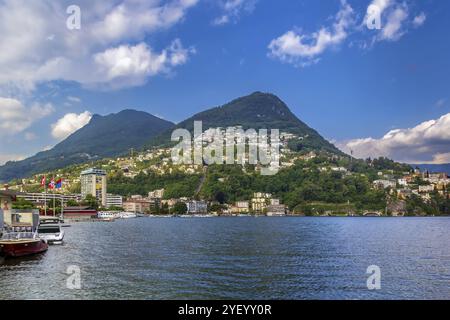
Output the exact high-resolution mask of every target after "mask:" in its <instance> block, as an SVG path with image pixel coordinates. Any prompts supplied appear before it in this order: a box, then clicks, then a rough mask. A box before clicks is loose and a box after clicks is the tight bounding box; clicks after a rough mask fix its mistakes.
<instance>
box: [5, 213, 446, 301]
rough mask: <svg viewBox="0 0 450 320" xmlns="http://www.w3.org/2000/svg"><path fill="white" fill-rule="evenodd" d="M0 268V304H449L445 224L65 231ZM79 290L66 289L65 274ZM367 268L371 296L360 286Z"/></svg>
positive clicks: (203, 224) (140, 224)
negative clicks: (374, 280)
mask: <svg viewBox="0 0 450 320" xmlns="http://www.w3.org/2000/svg"><path fill="white" fill-rule="evenodd" d="M65 232H66V243H65V245H63V246H52V247H50V248H49V251H48V252H46V253H45V254H42V255H39V256H34V257H31V258H25V259H19V260H6V261H3V263H2V264H0V298H1V299H36V298H37V299H222V298H223V299H433V298H441V299H450V245H449V244H450V218H250V217H249V218H185V219H182V218H138V219H129V220H120V221H116V222H114V223H75V224H72V226H71V227H70V228H65ZM71 265H76V266H79V268H80V270H81V286H82V288H81V289H80V290H70V289H68V288H67V287H66V281H67V278H68V275H67V273H66V272H67V268H68V266H71ZM369 265H377V266H379V267H380V268H381V289H380V290H372V291H369V290H368V289H367V286H366V280H367V277H368V275H367V274H366V269H367V267H368V266H369Z"/></svg>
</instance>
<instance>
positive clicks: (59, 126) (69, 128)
mask: <svg viewBox="0 0 450 320" xmlns="http://www.w3.org/2000/svg"><path fill="white" fill-rule="evenodd" d="M91 118H92V114H91V113H90V112H89V111H85V112H83V113H80V114H76V113H68V114H66V115H65V116H64V117H62V118H61V119H59V120H58V121H57V122H56V123H54V124H52V136H53V137H54V138H56V139H58V140H63V139H65V138H67V137H68V136H70V135H71V134H72V133H74V132H75V131H77V130H78V129H80V128H82V127H84V126H85V125H86V124H88V123H89V121H90V120H91Z"/></svg>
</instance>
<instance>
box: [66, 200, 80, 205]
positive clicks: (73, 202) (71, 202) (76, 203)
mask: <svg viewBox="0 0 450 320" xmlns="http://www.w3.org/2000/svg"><path fill="white" fill-rule="evenodd" d="M66 205H67V206H68V207H77V206H78V205H79V204H78V202H77V201H75V200H72V199H70V200H67V202H66Z"/></svg>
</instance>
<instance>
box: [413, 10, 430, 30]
mask: <svg viewBox="0 0 450 320" xmlns="http://www.w3.org/2000/svg"><path fill="white" fill-rule="evenodd" d="M425 20H427V16H426V15H425V13H423V12H421V13H420V14H419V15H418V16H415V17H414V20H413V25H414V27H416V28H417V27H420V26H421V25H423V24H424V23H425Z"/></svg>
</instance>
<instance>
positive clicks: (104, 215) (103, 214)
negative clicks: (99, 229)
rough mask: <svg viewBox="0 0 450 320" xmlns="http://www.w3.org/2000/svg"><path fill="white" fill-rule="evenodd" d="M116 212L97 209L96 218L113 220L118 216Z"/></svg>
mask: <svg viewBox="0 0 450 320" xmlns="http://www.w3.org/2000/svg"><path fill="white" fill-rule="evenodd" d="M118 215H119V214H118V213H117V212H108V211H99V212H97V218H98V219H101V220H105V221H113V220H114V219H116V218H117V217H118Z"/></svg>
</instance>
